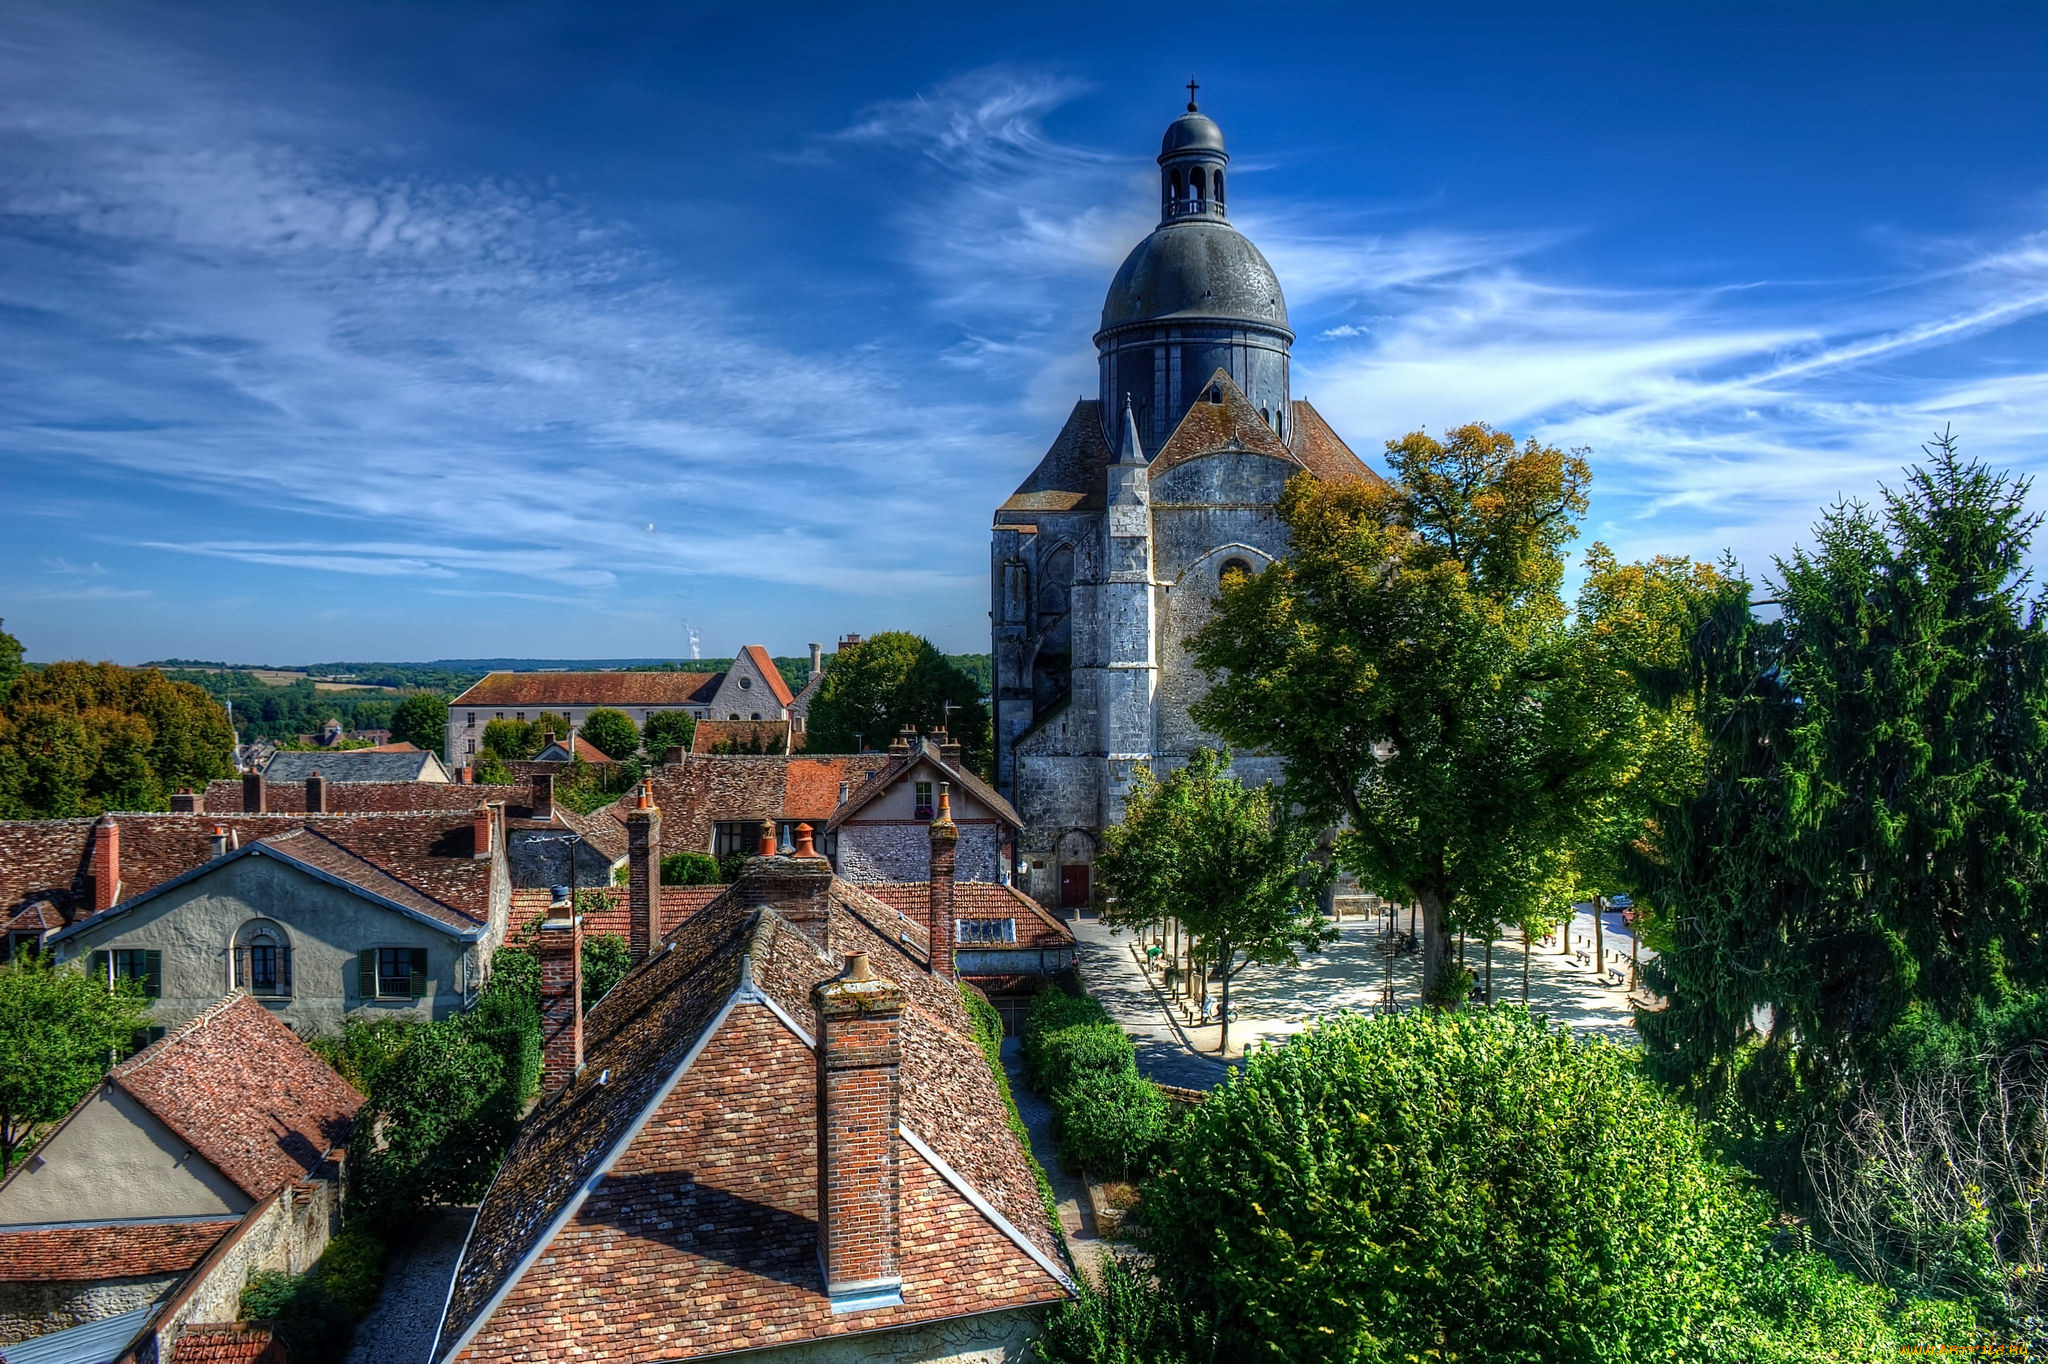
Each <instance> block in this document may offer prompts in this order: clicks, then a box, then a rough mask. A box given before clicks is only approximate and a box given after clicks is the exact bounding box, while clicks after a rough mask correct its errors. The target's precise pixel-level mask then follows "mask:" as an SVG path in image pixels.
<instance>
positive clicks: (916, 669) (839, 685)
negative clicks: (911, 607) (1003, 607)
mask: <svg viewBox="0 0 2048 1364" xmlns="http://www.w3.org/2000/svg"><path fill="white" fill-rule="evenodd" d="M905 725H912V726H915V727H916V728H917V729H918V730H919V731H920V732H928V731H930V730H933V729H936V728H938V727H939V726H941V725H944V726H945V727H946V729H947V732H948V733H950V734H951V735H952V736H953V738H954V740H955V741H956V742H958V743H959V744H960V746H961V749H962V756H963V757H964V758H965V759H966V761H967V764H968V766H970V767H972V768H974V769H975V770H976V771H978V772H986V771H987V770H988V760H989V723H988V706H987V705H986V704H985V703H984V701H983V699H982V689H981V687H980V686H978V685H977V684H976V683H975V681H974V679H973V678H972V677H970V676H969V675H968V674H966V673H965V672H962V671H961V670H960V669H959V668H957V667H955V666H953V664H952V663H950V662H948V661H947V659H946V656H945V655H944V654H941V653H940V652H939V651H938V650H937V649H936V648H934V647H933V646H932V643H931V641H930V640H928V639H925V638H923V637H922V636H920V635H913V634H910V633H908V632H906V631H902V630H890V631H885V632H883V633H882V634H879V635H874V636H871V637H870V638H868V639H864V640H861V641H860V642H858V643H855V644H848V645H846V646H845V647H843V648H841V649H840V650H839V652H838V653H836V654H834V655H833V656H832V658H831V661H830V663H829V665H828V666H827V667H826V669H825V680H824V681H823V682H822V683H820V684H819V687H818V692H817V695H816V696H815V697H814V698H813V699H812V701H811V714H810V719H809V720H808V722H807V723H806V725H805V730H804V733H805V742H806V744H807V746H808V750H809V751H810V752H813V753H853V752H856V751H858V745H860V744H865V745H866V746H867V747H869V748H886V747H888V745H889V741H890V740H892V739H894V738H895V737H896V736H897V735H898V734H899V733H901V732H902V730H903V727H904V726H905ZM856 735H858V736H859V738H858V739H857V740H856V738H855V736H856Z"/></svg>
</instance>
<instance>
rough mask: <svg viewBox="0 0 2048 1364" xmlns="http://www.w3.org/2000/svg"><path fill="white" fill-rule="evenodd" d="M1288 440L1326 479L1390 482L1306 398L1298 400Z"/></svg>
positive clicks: (1297, 455) (1298, 456) (1300, 457)
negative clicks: (1353, 450) (1348, 443)
mask: <svg viewBox="0 0 2048 1364" xmlns="http://www.w3.org/2000/svg"><path fill="white" fill-rule="evenodd" d="M1287 443H1288V445H1289V446H1291V447H1292V448H1293V450H1294V457H1295V458H1296V459H1298V460H1300V461H1301V463H1302V466H1303V467H1304V468H1306V469H1307V470H1308V471H1309V472H1310V473H1312V474H1314V475H1315V476H1316V477H1317V478H1319V479H1321V480H1322V481H1323V482H1325V483H1356V482H1359V481H1361V480H1362V481H1364V482H1367V483H1384V482H1386V480H1385V479H1384V478H1381V477H1380V476H1379V475H1378V474H1377V473H1374V472H1373V470H1372V466H1370V465H1368V464H1367V463H1366V462H1365V461H1364V460H1362V459H1360V458H1359V457H1358V456H1357V455H1355V454H1353V453H1352V452H1351V447H1350V446H1348V445H1346V444H1345V443H1344V441H1343V439H1342V438H1341V437H1340V436H1338V434H1337V433H1336V432H1335V431H1333V430H1331V429H1330V424H1329V423H1328V422H1326V421H1324V420H1323V414H1322V413H1320V412H1318V411H1316V410H1315V409H1314V408H1313V407H1310V406H1309V404H1308V399H1306V398H1297V399H1296V400H1295V402H1294V429H1293V430H1292V431H1290V432H1289V433H1288V440H1287Z"/></svg>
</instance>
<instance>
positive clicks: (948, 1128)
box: [436, 878, 1068, 1361]
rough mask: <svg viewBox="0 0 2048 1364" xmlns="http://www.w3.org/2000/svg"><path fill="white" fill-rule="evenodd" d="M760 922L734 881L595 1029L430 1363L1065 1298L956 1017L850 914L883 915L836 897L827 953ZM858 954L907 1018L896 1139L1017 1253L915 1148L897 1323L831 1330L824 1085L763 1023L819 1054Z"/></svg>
mask: <svg viewBox="0 0 2048 1364" xmlns="http://www.w3.org/2000/svg"><path fill="white" fill-rule="evenodd" d="M753 898H754V897H753V896H752V895H751V894H750V893H749V891H748V889H747V885H746V882H745V881H742V882H741V884H740V886H739V887H738V888H736V889H733V890H732V891H731V893H727V894H723V895H721V896H719V897H718V898H717V899H715V900H714V901H713V902H712V903H711V904H710V905H708V906H707V907H706V908H705V909H704V910H702V911H701V912H700V913H698V914H697V915H696V916H695V917H693V918H691V919H689V920H687V921H686V922H685V923H683V924H682V925H681V926H680V927H678V928H677V929H675V930H674V931H673V932H671V933H669V934H668V935H667V939H668V941H669V942H670V943H671V944H673V946H672V947H671V948H670V949H669V950H667V951H664V952H661V953H658V954H656V955H654V956H652V957H650V958H649V959H648V960H647V961H646V962H644V963H642V964H641V965H640V966H639V967H637V968H636V969H635V970H634V971H633V972H632V973H631V974H629V975H628V976H627V977H626V979H625V980H624V981H622V982H620V984H619V985H618V986H617V987H615V988H614V989H613V991H612V993H611V994H609V995H607V996H606V997H605V998H604V999H603V1000H602V1001H601V1002H600V1003H599V1004H598V1005H597V1006H596V1007H594V1008H593V1009H592V1010H591V1012H590V1014H589V1015H588V1017H587V1018H586V1019H585V1021H584V1029H585V1033H584V1035H585V1047H586V1050H585V1059H586V1065H585V1067H584V1071H583V1072H582V1076H581V1078H579V1079H578V1080H577V1081H575V1082H574V1083H572V1084H570V1085H569V1086H567V1087H565V1088H564V1089H562V1090H560V1091H557V1092H556V1093H554V1094H552V1095H550V1096H549V1097H548V1098H547V1099H546V1100H544V1101H543V1102H542V1104H541V1106H540V1107H539V1108H538V1109H537V1110H536V1111H535V1112H534V1114H533V1116H532V1117H531V1118H530V1119H529V1121H528V1123H527V1126H526V1128H525V1129H524V1130H523V1131H522V1132H521V1133H520V1136H519V1138H518V1140H517V1141H516V1142H515V1143H514V1144H513V1148H512V1150H511V1152H510V1153H509V1154H508V1155H507V1157H506V1160H505V1164H504V1167H503V1168H502V1169H501V1170H500V1172H499V1175H498V1179H497V1182H496V1183H495V1184H494V1185H493V1186H492V1189H491V1192H490V1194H489V1195H487V1196H486V1198H485V1200H484V1204H483V1207H482V1208H481V1209H480V1210H479V1212H478V1215H477V1221H476V1225H475V1228H474V1230H473V1231H472V1233H471V1237H470V1242H469V1246H468V1248H467V1249H466V1251H465V1253H464V1256H463V1261H462V1264H461V1265H460V1267H459V1268H458V1270H457V1272H456V1277H455V1284H454V1288H453V1291H452V1293H451V1296H450V1300H449V1306H448V1312H447V1315H446V1318H445V1320H444V1321H443V1324H442V1329H441V1337H440V1342H439V1344H438V1345H437V1347H436V1357H437V1358H442V1359H445V1358H447V1357H448V1356H449V1354H450V1352H451V1351H452V1348H453V1346H454V1345H455V1343H456V1342H457V1341H459V1340H461V1339H462V1338H464V1337H465V1336H466V1335H467V1334H468V1333H469V1331H470V1328H472V1327H473V1326H474V1327H477V1328H478V1329H477V1331H476V1334H475V1337H474V1339H473V1340H472V1341H471V1343H470V1344H469V1346H468V1348H467V1349H465V1350H464V1351H463V1354H462V1356H461V1357H462V1358H464V1359H470V1360H478V1361H499V1360H505V1361H509V1360H514V1359H519V1360H529V1359H533V1360H538V1359H552V1358H559V1357H562V1356H564V1355H565V1354H567V1353H569V1352H570V1351H571V1350H572V1349H574V1350H580V1351H588V1352H590V1353H592V1354H593V1355H594V1356H598V1357H606V1358H613V1359H633V1360H653V1359H683V1358H695V1357H701V1356H704V1355H711V1354H719V1353H724V1352H728V1351H735V1350H743V1349H751V1348H757V1347H761V1346H767V1345H774V1344H785V1343H794V1342H798V1341H804V1340H812V1339H820V1338H825V1337H831V1336H838V1335H845V1334H850V1333H854V1332H864V1331H873V1330H884V1329H889V1328H893V1327H900V1326H906V1325H911V1324H915V1323H918V1322H925V1321H937V1320H943V1319H947V1318H951V1317H957V1316H965V1315H969V1314H973V1313H979V1312H986V1311H992V1310H998V1309H1002V1308H1008V1307H1018V1306H1026V1305H1030V1304H1035V1303H1048V1302H1053V1301H1057V1300H1059V1299H1061V1298H1063V1297H1065V1296H1066V1295H1067V1293H1068V1288H1067V1286H1066V1283H1065V1280H1064V1277H1063V1276H1061V1277H1055V1275H1054V1274H1053V1273H1051V1272H1049V1271H1048V1270H1047V1269H1046V1268H1045V1267H1044V1263H1052V1264H1055V1265H1056V1264H1057V1262H1058V1254H1059V1252H1058V1249H1057V1243H1056V1240H1055V1237H1054V1233H1053V1229H1052V1227H1051V1224H1050V1223H1049V1221H1048V1220H1047V1218H1046V1214H1045V1210H1044V1205H1043V1204H1042V1203H1041V1202H1040V1201H1039V1198H1038V1193H1037V1188H1036V1184H1035V1182H1034V1180H1033V1177H1032V1175H1031V1172H1030V1167H1029V1164H1028V1162H1027V1159H1026V1157H1025V1154H1024V1152H1023V1150H1022V1148H1021V1147H1020V1146H1019V1145H1018V1143H1017V1140H1016V1138H1015V1136H1014V1135H1013V1134H1012V1133H1011V1131H1010V1128H1009V1125H1008V1121H1007V1118H1006V1116H1005V1112H1004V1108H1003V1103H1002V1100H1001V1097H1000V1096H999V1094H998V1092H997V1090H996V1087H995V1082H994V1079H993V1077H992V1076H991V1075H990V1073H989V1070H988V1066H987V1063H986V1061H985V1060H984V1059H983V1057H982V1055H981V1053H980V1050H979V1048H978V1046H977V1045H976V1043H975V1042H974V1039H973V1035H972V1025H971V1023H970V1022H969V1020H968V1017H967V1014H966V1010H965V1008H964V1006H963V1005H962V1004H961V1001H960V998H959V995H958V993H957V992H956V991H955V990H954V989H953V988H952V987H950V986H948V985H947V984H946V983H945V982H943V981H939V980H936V979H934V978H933V977H932V976H930V975H929V974H927V973H926V972H925V971H924V970H923V968H922V967H921V966H919V965H918V964H917V963H916V962H915V961H914V960H913V959H912V958H911V957H910V956H908V955H906V954H905V953H904V952H902V951H900V950H899V949H898V948H897V947H896V945H895V944H893V943H892V942H889V941H887V940H885V939H883V938H882V937H880V936H879V935H877V934H876V933H875V932H873V931H872V930H871V929H870V928H868V927H867V925H866V924H865V923H864V922H863V921H862V918H861V917H857V916H856V915H855V914H853V913H851V912H850V911H849V909H848V905H849V903H852V904H857V905H859V906H861V907H862V908H864V909H865V910H866V912H867V914H868V915H871V916H874V917H882V916H884V915H886V914H887V913H888V911H887V907H886V906H883V905H881V904H880V903H879V902H878V901H874V900H872V899H871V898H869V897H867V896H865V895H863V894H862V893H861V892H860V891H859V890H858V889H856V888H855V887H852V886H850V885H848V884H847V883H845V882H842V881H838V880H837V879H836V878H835V879H834V880H833V881H832V882H831V890H830V897H829V898H830V899H831V901H832V904H831V908H830V910H829V921H828V923H827V924H826V926H825V930H824V931H825V933H826V935H827V939H828V941H829V943H830V948H831V951H830V952H829V953H827V952H821V951H820V949H819V947H818V945H817V944H816V943H814V942H813V941H812V940H811V939H810V938H808V937H806V936H805V934H804V933H803V932H802V931H800V930H799V929H797V928H796V927H795V926H793V925H792V924H790V923H789V922H788V921H786V920H784V919H783V918H781V917H780V916H779V915H777V914H776V913H774V912H773V911H769V910H756V909H753V908H751V906H750V902H751V900H752V899H753ZM851 951H865V952H868V953H870V954H871V955H870V960H871V962H872V963H873V965H874V967H875V969H876V970H877V971H879V972H880V973H881V974H883V975H885V976H888V977H889V978H891V979H892V980H894V981H895V982H896V984H897V985H898V986H899V987H900V988H902V989H903V991H904V992H905V994H906V995H907V996H908V1000H907V1004H906V1007H905V1009H904V1013H903V1023H902V1040H903V1062H902V1069H901V1072H900V1079H901V1085H902V1090H901V1112H902V1122H903V1128H904V1129H905V1131H906V1132H908V1133H911V1134H914V1136H915V1138H916V1139H917V1140H919V1141H921V1142H922V1143H923V1145H924V1146H925V1147H926V1148H928V1149H929V1150H930V1151H931V1152H932V1153H933V1155H934V1156H935V1157H936V1158H937V1160H938V1161H941V1162H943V1163H944V1164H945V1165H946V1166H947V1167H949V1168H950V1170H951V1171H952V1172H953V1175H954V1176H955V1177H957V1178H959V1179H960V1180H962V1181H964V1182H965V1184H966V1185H967V1186H968V1187H970V1188H972V1189H973V1190H974V1193H975V1195H976V1196H977V1197H978V1198H980V1199H981V1200H983V1201H984V1202H985V1203H986V1204H987V1205H988V1206H989V1207H990V1208H991V1209H993V1210H994V1212H995V1215H996V1216H997V1217H999V1218H1001V1219H1002V1220H1003V1221H1004V1222H1006V1223H1007V1224H1008V1226H1009V1228H1010V1229H1011V1230H1012V1231H1014V1232H1015V1234H1016V1235H1018V1236H1021V1237H1023V1238H1024V1240H1025V1242H1026V1243H1028V1245H1029V1246H1030V1247H1031V1249H1030V1250H1028V1251H1027V1250H1026V1249H1024V1248H1023V1246H1020V1245H1019V1244H1018V1242H1017V1241H1015V1240H1012V1239H1011V1235H1010V1233H1009V1232H1006V1231H1005V1230H1004V1229H1003V1228H1002V1227H1001V1226H999V1225H998V1224H997V1222H995V1221H994V1220H991V1218H990V1217H988V1216H987V1215H985V1214H983V1213H982V1212H980V1211H979V1210H977V1208H976V1206H975V1205H974V1203H973V1202H972V1201H971V1200H970V1199H969V1198H968V1197H967V1196H966V1195H965V1194H963V1193H962V1192H961V1190H960V1189H959V1188H958V1187H956V1186H955V1185H954V1184H953V1183H952V1182H951V1181H950V1180H949V1179H948V1178H947V1177H946V1175H945V1172H943V1171H941V1170H940V1169H939V1168H938V1166H937V1165H936V1164H933V1163H931V1162H929V1161H927V1160H926V1159H925V1158H924V1157H923V1155H921V1154H920V1153H919V1152H918V1151H917V1150H916V1149H915V1147H914V1145H913V1142H912V1139H911V1138H910V1137H905V1138H903V1139H902V1146H901V1148H900V1149H899V1154H900V1156H901V1158H902V1174H903V1194H902V1214H901V1215H902V1266H901V1267H902V1274H903V1278H904V1286H903V1304H902V1305H901V1306H899V1307H888V1308H878V1309H873V1310H869V1311H863V1312H859V1313H852V1314H842V1315H835V1314H834V1313H833V1312H832V1311H831V1307H830V1304H829V1303H828V1301H827V1300H826V1298H825V1295H824V1292H823V1283H822V1281H821V1275H820V1272H819V1269H818V1262H817V1231H816V1216H817V1167H816V1152H815V1139H814V1135H813V1134H814V1130H815V1124H816V1117H815V1112H816V1109H815V1105H816V1093H817V1072H816V1068H815V1067H816V1062H815V1059H814V1056H813V1053H812V1052H811V1050H810V1048H809V1046H808V1045H807V1044H806V1043H805V1042H804V1041H803V1040H802V1039H800V1038H798V1037H797V1036H795V1035H794V1034H792V1033H791V1032H790V1031H789V1029H788V1027H787V1026H786V1025H785V1024H784V1023H783V1022H782V1021H781V1020H780V1019H779V1018H778V1017H776V1015H775V1014H774V1013H773V1012H771V1010H770V1008H769V1007H768V1004H767V1002H766V1001H769V1000H772V1001H773V1003H774V1005H775V1007H776V1008H778V1009H780V1010H781V1011H782V1013H783V1014H786V1015H787V1016H788V1017H789V1018H790V1019H792V1020H794V1021H795V1022H796V1023H797V1024H798V1025H799V1026H801V1027H803V1028H805V1029H807V1030H814V1029H815V1026H816V1023H815V1015H814V1011H813V1009H812V1007H811V1002H810V990H811V987H812V986H813V985H815V984H816V983H817V982H818V981H820V980H822V979H824V978H826V977H827V976H830V975H832V974H834V973H836V971H837V970H838V969H839V965H840V963H841V962H842V961H843V959H844V955H845V954H846V953H848V952H851ZM736 996H737V998H736ZM764 997H765V998H764ZM728 1006H730V1013H729V1015H726V1016H725V1022H724V1023H723V1025H722V1026H720V1027H719V1028H718V1030H717V1032H716V1034H715V1036H713V1035H708V1034H709V1033H710V1028H711V1025H712V1024H713V1022H714V1021H716V1020H717V1019H719V1018H720V1017H721V1012H722V1011H724V1010H726V1009H727V1008H728ZM693 1053H694V1056H695V1059H694V1060H693V1062H692V1064H691V1066H690V1069H689V1071H688V1073H687V1074H682V1075H681V1076H680V1079H678V1078H676V1077H677V1076H678V1074H679V1071H680V1067H681V1065H682V1062H683V1060H684V1058H685V1057H689V1056H692V1055H693ZM600 1077H606V1078H605V1082H604V1083H599V1079H600ZM670 1086H672V1088H670V1089H669V1092H668V1093H667V1094H666V1095H664V1094H663V1093H662V1091H663V1089H664V1088H665V1087H670ZM642 1122H644V1126H642V1127H640V1128H639V1129H638V1132H639V1135H637V1136H635V1137H633V1139H632V1140H631V1142H630V1144H626V1143H625V1142H624V1141H623V1139H624V1138H627V1137H628V1136H629V1135H630V1134H631V1133H633V1132H634V1131H635V1128H636V1124H640V1123H642ZM615 1147H621V1148H622V1149H620V1150H619V1151H617V1152H614V1148H615ZM594 1176H595V1178H593V1177H594ZM586 1189H588V1190H589V1196H588V1198H587V1199H584V1200H582V1201H581V1203H580V1206H574V1205H575V1204H576V1200H577V1198H578V1196H579V1193H580V1192H581V1191H583V1190H586ZM561 1219H566V1220H562V1221H561V1225H560V1228H559V1230H556V1224H557V1222H558V1220H561ZM544 1243H545V1245H544ZM543 1248H544V1249H545V1251H546V1253H545V1254H544V1255H538V1256H536V1257H535V1258H534V1260H533V1263H531V1264H530V1265H529V1266H528V1267H527V1268H526V1269H525V1272H524V1273H523V1275H520V1274H518V1273H517V1271H518V1269H519V1267H520V1265H521V1263H522V1261H524V1260H525V1259H526V1258H527V1257H528V1256H529V1254H530V1253H533V1252H537V1251H540V1250H542V1249H543ZM1039 1257H1043V1263H1042V1262H1041V1259H1040V1258H1039ZM501 1292H502V1294H503V1297H502V1299H501V1300H498V1299H499V1295H500V1294H501ZM494 1300H498V1301H496V1302H495V1304H494ZM679 1303H686V1304H688V1305H689V1308H688V1310H687V1311H678V1310H675V1307H676V1304H679Z"/></svg>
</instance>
